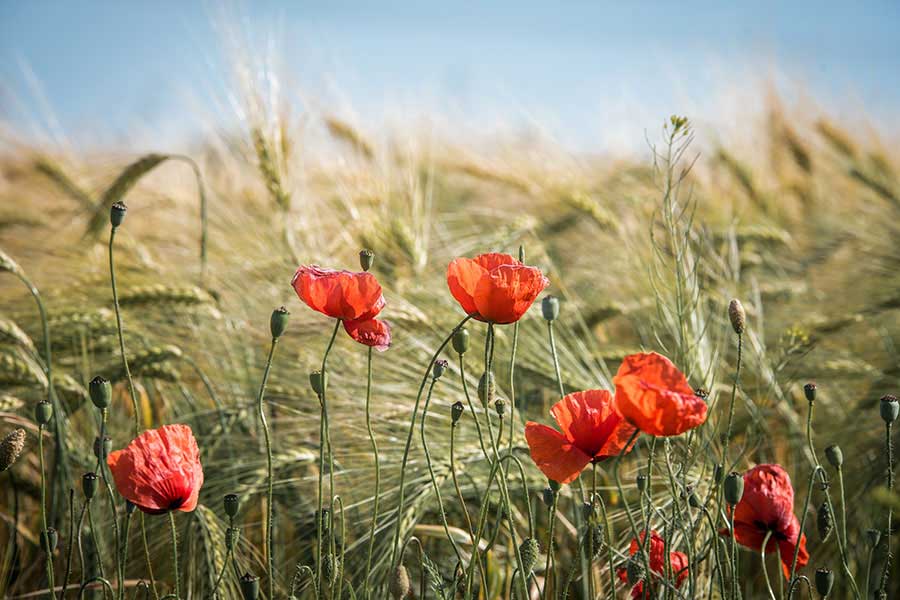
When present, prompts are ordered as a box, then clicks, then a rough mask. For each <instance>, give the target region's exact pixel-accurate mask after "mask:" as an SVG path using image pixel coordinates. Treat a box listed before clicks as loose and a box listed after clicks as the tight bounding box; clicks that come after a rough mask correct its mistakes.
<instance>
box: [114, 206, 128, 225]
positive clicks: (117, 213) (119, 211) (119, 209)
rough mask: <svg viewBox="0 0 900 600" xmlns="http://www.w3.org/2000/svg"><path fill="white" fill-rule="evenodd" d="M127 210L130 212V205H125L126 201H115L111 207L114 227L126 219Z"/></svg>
mask: <svg viewBox="0 0 900 600" xmlns="http://www.w3.org/2000/svg"><path fill="white" fill-rule="evenodd" d="M126 212H128V207H127V206H125V203H124V202H113V205H112V207H111V208H110V209H109V222H110V224H111V225H112V227H113V229H116V228H117V227H118V226H119V225H121V224H122V221H124V220H125V213H126Z"/></svg>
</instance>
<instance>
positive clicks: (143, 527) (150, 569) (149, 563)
mask: <svg viewBox="0 0 900 600" xmlns="http://www.w3.org/2000/svg"><path fill="white" fill-rule="evenodd" d="M145 517H146V516H145V515H144V513H141V516H140V519H141V541H142V542H143V545H144V562H146V563H147V576H148V577H149V579H150V591H151V592H153V597H154V598H156V599H157V600H159V592H157V591H156V578H155V577H154V576H153V561H152V560H151V559H150V544H149V543H147V524H146V522H145Z"/></svg>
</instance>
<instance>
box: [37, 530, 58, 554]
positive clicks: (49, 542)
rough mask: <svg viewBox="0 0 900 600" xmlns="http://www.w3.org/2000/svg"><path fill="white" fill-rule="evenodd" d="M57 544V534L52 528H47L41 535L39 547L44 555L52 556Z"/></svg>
mask: <svg viewBox="0 0 900 600" xmlns="http://www.w3.org/2000/svg"><path fill="white" fill-rule="evenodd" d="M57 544H59V533H57V532H56V530H55V529H53V528H52V527H48V528H47V529H45V530H44V531H43V533H42V535H41V547H42V548H43V549H44V552H45V553H46V554H53V553H54V552H55V551H56V546H57Z"/></svg>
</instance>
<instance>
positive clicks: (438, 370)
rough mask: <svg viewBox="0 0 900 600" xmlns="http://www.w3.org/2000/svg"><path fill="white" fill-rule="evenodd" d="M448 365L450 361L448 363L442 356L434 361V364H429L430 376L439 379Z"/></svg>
mask: <svg viewBox="0 0 900 600" xmlns="http://www.w3.org/2000/svg"><path fill="white" fill-rule="evenodd" d="M449 366H450V363H448V362H447V361H446V360H444V359H443V358H441V359H438V360H436V361H434V364H433V365H431V376H432V377H433V378H434V379H435V381H436V380H438V379H440V378H441V376H442V375H443V374H444V371H446V370H447V367H449Z"/></svg>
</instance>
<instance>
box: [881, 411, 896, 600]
mask: <svg viewBox="0 0 900 600" xmlns="http://www.w3.org/2000/svg"><path fill="white" fill-rule="evenodd" d="M891 425H892V423H891V422H890V421H887V422H886V425H885V438H884V445H885V453H886V454H887V461H888V464H887V488H888V491H891V490H893V489H894V444H893V442H892V441H891ZM893 514H894V509H893V507H891V506H888V507H887V529H886V530H885V532H884V535H885V547H886V548H887V555H886V556H885V559H884V568H883V569H882V571H881V585H880V586H879V593H880V594H881V595H882V596H884V595H885V594H886V593H887V584H888V579H889V577H890V571H891V561H892V560H893V554H892V553H891V519H892V518H893Z"/></svg>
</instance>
